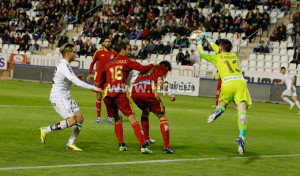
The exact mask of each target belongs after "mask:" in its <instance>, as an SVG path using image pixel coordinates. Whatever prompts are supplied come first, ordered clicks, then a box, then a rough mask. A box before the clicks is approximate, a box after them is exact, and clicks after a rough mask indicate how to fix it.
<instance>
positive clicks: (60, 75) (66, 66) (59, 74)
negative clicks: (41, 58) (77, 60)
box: [49, 59, 97, 100]
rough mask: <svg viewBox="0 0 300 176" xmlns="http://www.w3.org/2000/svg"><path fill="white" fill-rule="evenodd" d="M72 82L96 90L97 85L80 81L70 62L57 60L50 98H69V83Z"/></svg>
mask: <svg viewBox="0 0 300 176" xmlns="http://www.w3.org/2000/svg"><path fill="white" fill-rule="evenodd" d="M72 83H74V84H75V85H76V86H79V87H82V88H85V89H93V90H97V87H95V86H92V85H89V84H87V83H85V82H83V81H80V80H79V79H78V78H77V76H76V75H75V74H74V72H73V70H72V68H71V66H70V63H69V62H68V61H67V60H65V59H61V60H59V62H58V64H57V66H56V69H55V72H54V77H53V84H52V89H51V93H50V98H49V99H50V100H51V99H54V98H70V97H71V94H70V89H71V85H72Z"/></svg>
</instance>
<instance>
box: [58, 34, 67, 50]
mask: <svg viewBox="0 0 300 176" xmlns="http://www.w3.org/2000/svg"><path fill="white" fill-rule="evenodd" d="M68 42H69V38H68V37H67V34H66V33H64V34H63V36H62V37H61V38H60V39H59V41H58V44H57V47H61V46H62V45H64V44H65V43H68Z"/></svg>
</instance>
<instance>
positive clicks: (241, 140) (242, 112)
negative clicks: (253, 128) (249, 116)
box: [236, 102, 247, 155]
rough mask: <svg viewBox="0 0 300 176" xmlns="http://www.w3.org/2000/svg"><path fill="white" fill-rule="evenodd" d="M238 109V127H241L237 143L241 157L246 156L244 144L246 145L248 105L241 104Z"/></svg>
mask: <svg viewBox="0 0 300 176" xmlns="http://www.w3.org/2000/svg"><path fill="white" fill-rule="evenodd" d="M237 109H238V125H239V137H238V138H237V140H236V142H237V144H238V152H239V154H240V155H243V154H244V144H245V133H246V129H247V121H246V109H247V103H246V102H240V103H239V104H238V105H237Z"/></svg>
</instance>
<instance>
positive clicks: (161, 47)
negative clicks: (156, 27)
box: [155, 39, 165, 54]
mask: <svg viewBox="0 0 300 176" xmlns="http://www.w3.org/2000/svg"><path fill="white" fill-rule="evenodd" d="M164 47H165V46H164V44H162V43H161V40H160V39H159V40H158V41H157V45H156V47H155V52H156V53H157V54H164Z"/></svg>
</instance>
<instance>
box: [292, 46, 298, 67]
mask: <svg viewBox="0 0 300 176" xmlns="http://www.w3.org/2000/svg"><path fill="white" fill-rule="evenodd" d="M290 63H296V68H297V67H298V64H299V63H300V47H298V49H297V50H295V53H294V55H293V60H292V61H291V62H290Z"/></svg>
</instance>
